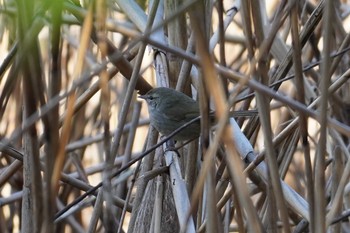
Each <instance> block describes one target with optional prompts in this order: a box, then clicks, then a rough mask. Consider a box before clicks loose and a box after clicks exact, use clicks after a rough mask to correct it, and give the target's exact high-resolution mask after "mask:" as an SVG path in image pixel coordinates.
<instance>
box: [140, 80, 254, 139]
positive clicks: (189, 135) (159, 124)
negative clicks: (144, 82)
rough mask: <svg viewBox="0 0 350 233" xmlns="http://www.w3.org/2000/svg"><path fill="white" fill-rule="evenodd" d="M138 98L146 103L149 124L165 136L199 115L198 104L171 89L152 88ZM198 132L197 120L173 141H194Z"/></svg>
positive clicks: (248, 113) (243, 113) (237, 113)
mask: <svg viewBox="0 0 350 233" xmlns="http://www.w3.org/2000/svg"><path fill="white" fill-rule="evenodd" d="M139 98H142V99H145V100H146V101H147V104H148V112H149V115H150V121H151V124H152V125H153V126H154V127H155V128H156V129H157V130H158V132H160V133H161V134H162V135H165V136H168V135H169V134H171V133H172V132H174V131H175V130H176V129H178V128H180V127H181V126H183V125H184V124H186V123H188V122H189V121H191V120H193V119H194V118H196V117H198V116H199V115H200V111H199V104H198V102H196V101H194V100H193V99H192V98H190V97H189V96H187V95H185V94H184V93H182V92H179V91H176V90H174V89H171V88H166V87H158V88H154V89H152V90H150V91H149V92H147V94H145V95H141V96H139ZM257 114H258V112H257V111H255V110H248V111H245V110H243V111H234V112H230V116H233V117H239V116H245V117H246V116H249V117H252V116H256V115H257ZM210 120H211V121H212V123H214V121H215V117H214V114H211V115H210ZM200 130H201V128H200V121H199V120H198V121H195V122H194V123H192V124H190V125H189V126H187V127H186V128H185V129H183V130H182V131H180V132H179V133H178V134H176V135H175V136H174V139H175V140H178V141H186V140H191V139H194V138H196V137H199V135H200Z"/></svg>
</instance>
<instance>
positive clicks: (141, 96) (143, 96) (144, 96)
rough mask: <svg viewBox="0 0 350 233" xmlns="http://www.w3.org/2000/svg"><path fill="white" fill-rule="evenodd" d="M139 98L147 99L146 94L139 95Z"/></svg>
mask: <svg viewBox="0 0 350 233" xmlns="http://www.w3.org/2000/svg"><path fill="white" fill-rule="evenodd" d="M139 98H140V99H144V100H145V99H147V96H146V95H139Z"/></svg>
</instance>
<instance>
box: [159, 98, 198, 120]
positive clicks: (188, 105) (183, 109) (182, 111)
mask: <svg viewBox="0 0 350 233" xmlns="http://www.w3.org/2000/svg"><path fill="white" fill-rule="evenodd" d="M174 106H179V107H174ZM166 109H168V111H166V112H164V115H165V117H167V118H168V119H170V120H173V121H178V122H180V121H189V120H191V119H193V118H195V117H197V116H198V115H199V106H198V104H197V103H195V102H185V103H183V104H182V105H179V104H178V103H177V101H176V100H173V101H169V102H168V103H167V106H166Z"/></svg>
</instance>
